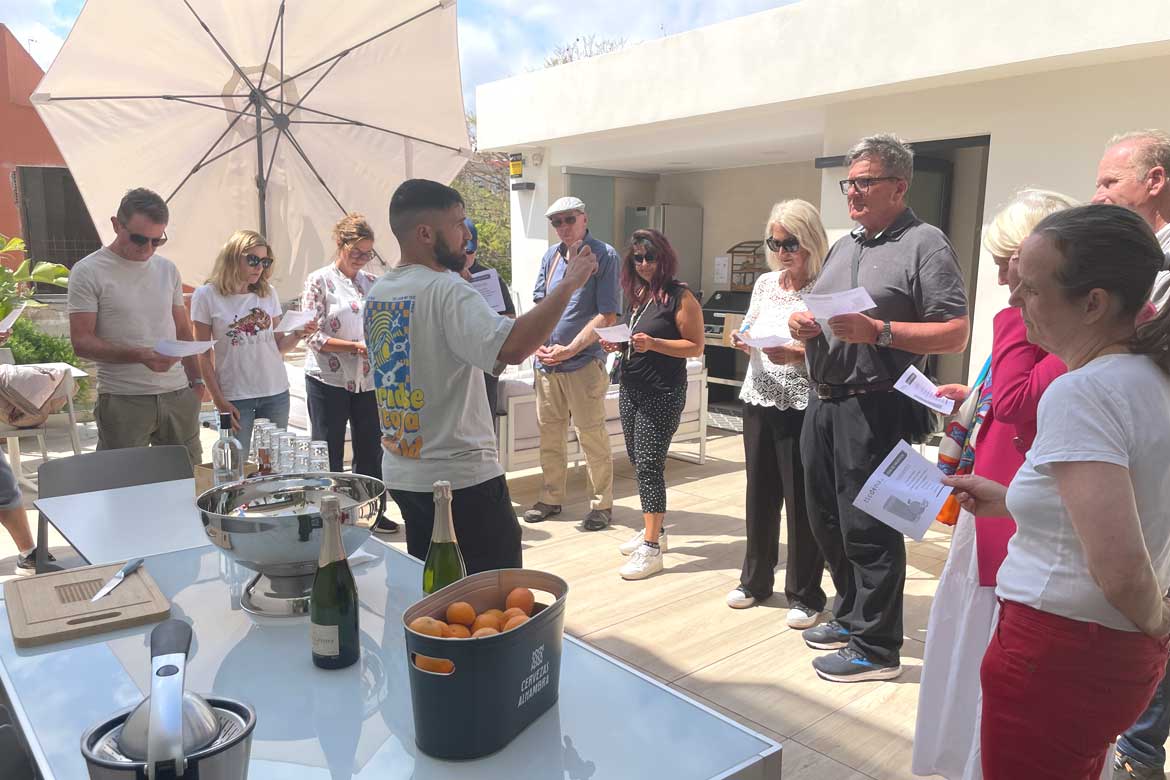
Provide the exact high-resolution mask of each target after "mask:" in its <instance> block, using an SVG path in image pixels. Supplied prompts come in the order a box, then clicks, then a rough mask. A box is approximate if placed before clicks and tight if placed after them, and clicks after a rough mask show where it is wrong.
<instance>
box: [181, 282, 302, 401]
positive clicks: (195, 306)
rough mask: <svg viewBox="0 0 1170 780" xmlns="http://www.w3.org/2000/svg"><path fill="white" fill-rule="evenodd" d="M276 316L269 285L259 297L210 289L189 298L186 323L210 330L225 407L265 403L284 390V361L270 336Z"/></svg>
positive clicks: (205, 287)
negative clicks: (227, 404) (244, 402)
mask: <svg viewBox="0 0 1170 780" xmlns="http://www.w3.org/2000/svg"><path fill="white" fill-rule="evenodd" d="M280 313H281V309H280V300H279V299H278V298H277V297H276V290H275V289H274V288H273V287H272V286H271V285H270V286H269V287H268V294H267V295H265V296H264V297H260V296H259V295H257V294H256V293H254V292H247V293H240V294H236V295H223V294H221V293H220V292H219V290H217V289H216V288H215V285H213V284H205V285H203V286H202V287H199V288H198V289H196V290H195V292H194V293H192V294H191V319H192V320H193V321H195V322H198V323H201V324H203V325H207V326H209V327H210V328H211V337H212V338H213V339H215V373H216V376H217V377H218V378H219V385H220V387H221V388H222V389H223V395H224V397H225V398H227V399H228V400H229V401H239V400H241V399H244V398H266V397H268V396H271V395H277V394H278V393H283V392H284V391H286V390H288V374H286V373H285V370H284V357H283V356H282V355H281V354H280V349H279V348H278V347H277V346H276V338H275V336H274V335H273V331H272V327H273V323H275V322H276V321H277V320H279V319H280Z"/></svg>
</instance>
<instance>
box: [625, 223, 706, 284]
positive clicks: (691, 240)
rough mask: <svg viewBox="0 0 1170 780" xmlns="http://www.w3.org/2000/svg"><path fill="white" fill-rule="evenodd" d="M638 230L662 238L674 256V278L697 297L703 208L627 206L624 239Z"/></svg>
mask: <svg viewBox="0 0 1170 780" xmlns="http://www.w3.org/2000/svg"><path fill="white" fill-rule="evenodd" d="M640 228H650V229H652V230H657V231H658V232H660V233H662V234H663V235H664V236H666V238H667V240H668V241H670V245H671V246H672V247H674V252H675V254H677V255H678V278H679V279H681V280H682V281H684V282H686V283H687V286H689V287H690V288H691V290H693V291H694V292H695V294H696V295H697V294H699V292H700V290H701V289H702V286H703V208H702V207H701V206H675V205H673V204H669V203H662V204H659V205H657V206H628V207H627V208H626V222H625V225H624V232H625V238H626V239H627V240H628V239H629V237H630V234H632V233H633V232H634V231H635V230H638V229H640Z"/></svg>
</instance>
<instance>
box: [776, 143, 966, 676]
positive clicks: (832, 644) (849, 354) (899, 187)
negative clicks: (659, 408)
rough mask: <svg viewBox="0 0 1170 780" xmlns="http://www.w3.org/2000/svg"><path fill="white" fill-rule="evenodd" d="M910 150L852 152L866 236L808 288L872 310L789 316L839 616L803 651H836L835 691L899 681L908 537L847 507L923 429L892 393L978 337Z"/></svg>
mask: <svg viewBox="0 0 1170 780" xmlns="http://www.w3.org/2000/svg"><path fill="white" fill-rule="evenodd" d="M913 163H914V157H913V152H911V151H910V148H909V147H908V146H907V145H906V144H905V143H904V142H902V141H901V140H900V139H898V138H897V137H895V136H892V135H876V136H871V137H869V138H864V139H862V140H861V141H860V142H859V143H858V144H857V145H856V146H854V147H853V149H851V150H850V152H849V154H848V155H847V156H846V164H847V165H848V166H849V178H848V179H845V180H844V181H842V182H841V191H842V192H843V193H844V194H845V196H846V197H847V198H848V201H849V217H850V219H852V220H854V221H855V222H857V223H859V227H858V228H856V229H855V230H854V231H853V232H852V233H850V234H849V235H847V236H843V237H842V238H841V239H840V240H838V241H837V243H836V244H834V245H833V248H832V249H831V250H830V251H829V256H828V257H827V258H826V259H825V265H824V268H823V270H822V271H821V274H820V276H819V277H818V279H817V281H816V284H815V286H814V287H813V292H814V293H817V294H823V293H833V292H842V291H845V290H849V289H851V288H854V287H864V288H865V289H866V290H867V291H868V292H869V294H870V296H871V297H872V298H873V300H874V303H875V304H876V306H875V308H873V309H871V310H869V311H868V312H866V313H854V314H843V315H839V316H837V317H833V318H832V319H830V320H829V321H828V323H827V324H828V326H829V332H827V333H826V332H822V329H821V326H820V325H819V324H818V323H817V322H816V320H815V319H813V316H812V315H811V314H810V313H808V312H798V313H796V314H794V315H792V317H791V319H790V320H789V328H790V330H791V332H792V336H793V337H794V338H797V339H799V340H801V341H803V342H805V350H806V354H807V356H808V366H809V377H810V380H811V381H810V384H811V386H812V387H811V398H810V399H809V405H808V409H807V411H806V412H805V417H804V428H803V430H802V431H801V437H800V453H801V457H802V458H803V460H804V473H805V483H806V487H807V501H808V508H809V519H810V522H811V524H812V530H813V535H814V536H815V537H816V539H817V543H818V544H820V546H821V549H822V550H823V551H824V553H825V560H826V561H827V562H828V564H829V569H830V573H831V574H832V576H833V584H834V586H835V587H836V589H837V598H836V601H835V603H834V613H835V619H834V620H832V621H831V622H828V623H824V624H822V625H819V626H815V627H813V628H810V629H808V630H806V631H805V632H804V634H803V636H804V641H805V643H806V644H807V645H808V646H809V647H812V648H815V649H820V650H836V652H834V653H830V654H828V655H824V656H821V657H819V658H816V659H815V660H814V661H813V668H814V669H816V672H817V674H818V675H820V676H821V677H822V678H824V679H826V680H831V681H834V682H853V681H860V680H888V679H893V678H894V677H897V676H898V675H899V674H901V672H902V667H901V664H900V658H899V652H900V650H901V647H902V586H903V585H904V583H905V581H906V547H905V542H904V541H903V539H902V534H901V533H899V532H898V531H895V530H894V529H892V528H890V527H889V526H887V525H885V524H883V523H881V522H879V521H878V520H876V519H874V518H873V517H871V516H870V515H868V514H866V513H865V512H862V511H861V510H860V509H857V508H856V507H854V506H853V499H854V498H856V496H857V494H858V493H859V492H860V491H861V487H862V485H863V484H864V483H865V480H866V479H868V478H869V475H870V474H871V473H873V471H874V469H876V468H877V466H878V464H879V463H881V461H882V459H883V458H885V456H886V455H888V454H889V452H890V450H891V449H893V447H894V444H895V443H896V442H897V441H898V440H899V439H907V440H914V439H916V438H920V437H921V436H923V435H924V434H925V433H926V432H927V430H926V429H927V427H928V425H927V423H928V421H929V418H928V416H927V414H926V409H925V407H920V406H918V405H917V404H916V402H914V401H912V400H910V399H909V398H908V397H906V396H904V395H902V394H901V393H899V392H897V391H895V390H894V389H893V386H894V382H895V380H897V379H898V377H899V376H901V375H902V372H903V371H905V370H906V367H907V366H909V365H910V364H911V363H914V364H916V365H917V366H918V367H919V368H923V364H924V362H925V357H924V356H925V355H931V354H944V353H950V352H961V351H962V350H963V349H964V348H965V347H966V344H967V337H968V335H969V333H970V318H969V317H968V316H967V296H966V293H965V291H964V287H963V276H962V274H961V272H960V271H959V264H958V261H957V259H956V257H955V252H954V249H953V248H952V247H951V245H950V242H949V241H948V240H947V237H946V235H944V234H943V232H942V231H940V230H939V229H938V228H935V227H933V226H931V225H927V224H926V223H924V222H922V221H921V220H919V219H918V218H917V217H916V216H914V212H913V211H911V210H910V209H909V208H908V207H907V206H906V192H907V190H908V189H909V188H910V180H911V177H912V175H913Z"/></svg>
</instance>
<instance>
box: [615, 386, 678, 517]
mask: <svg viewBox="0 0 1170 780" xmlns="http://www.w3.org/2000/svg"><path fill="white" fill-rule="evenodd" d="M686 404H687V386H686V385H685V384H682V385H679V386H678V387H673V388H671V389H670V390H667V391H666V392H662V391H659V390H648V389H645V388H642V387H640V386H639V385H635V384H633V383H632V382H622V383H621V388H620V390H619V391H618V410H619V411H620V412H621V416H622V436H623V438H625V440H626V455H627V456H629V458H630V464H631V465H632V466H633V467H634V474H635V475H636V476H637V478H638V498H639V499H641V502H642V512H643V513H644V514H663V513H665V512H666V477H665V475H664V473H663V472H664V471H665V469H666V453H667V452H668V451H669V450H670V440H671V439H673V438H674V432H675V431H677V430H678V421H679V419H680V418H681V417H682V410H683V407H684V406H686Z"/></svg>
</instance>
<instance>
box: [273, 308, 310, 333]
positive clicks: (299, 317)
mask: <svg viewBox="0 0 1170 780" xmlns="http://www.w3.org/2000/svg"><path fill="white" fill-rule="evenodd" d="M316 317H317V315H316V313H315V312H311V311H296V310H295V309H294V310H292V311H286V312H285V313H284V315H283V316H282V317H281V318H280V325H278V326H277V328H276V330H275V332H276V333H288V332H290V331H294V330H303V329H304V327H305V326H306V325H308V324H309V323H310V322H312V321H313V320H314V319H316Z"/></svg>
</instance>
